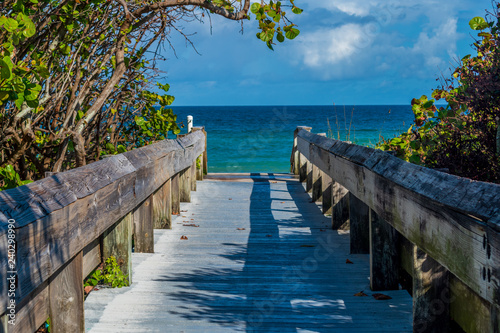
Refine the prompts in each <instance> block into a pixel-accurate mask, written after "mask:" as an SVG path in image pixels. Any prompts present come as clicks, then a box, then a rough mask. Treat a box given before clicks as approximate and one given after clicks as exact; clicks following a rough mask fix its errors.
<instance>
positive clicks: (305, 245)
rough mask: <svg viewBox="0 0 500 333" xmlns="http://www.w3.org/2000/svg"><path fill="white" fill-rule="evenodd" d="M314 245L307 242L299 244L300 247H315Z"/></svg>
mask: <svg viewBox="0 0 500 333" xmlns="http://www.w3.org/2000/svg"><path fill="white" fill-rule="evenodd" d="M315 246H316V245H308V244H304V245H301V246H300V247H315Z"/></svg>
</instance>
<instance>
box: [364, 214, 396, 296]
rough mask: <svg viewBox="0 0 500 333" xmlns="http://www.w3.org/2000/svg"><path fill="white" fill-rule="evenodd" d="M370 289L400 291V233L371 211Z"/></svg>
mask: <svg viewBox="0 0 500 333" xmlns="http://www.w3.org/2000/svg"><path fill="white" fill-rule="evenodd" d="M369 219H370V288H371V289H372V290H373V291H377V290H397V289H399V282H398V280H399V254H398V248H399V246H398V232H397V231H396V229H394V228H393V227H392V226H391V225H390V224H388V223H387V222H385V221H384V220H383V219H381V218H380V217H379V216H378V215H377V214H376V213H375V212H373V210H371V209H370V218H369Z"/></svg>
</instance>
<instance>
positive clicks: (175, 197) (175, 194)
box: [170, 173, 181, 215]
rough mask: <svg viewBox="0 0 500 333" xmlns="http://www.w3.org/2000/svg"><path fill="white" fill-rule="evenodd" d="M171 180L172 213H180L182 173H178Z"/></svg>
mask: <svg viewBox="0 0 500 333" xmlns="http://www.w3.org/2000/svg"><path fill="white" fill-rule="evenodd" d="M170 181H171V182H172V183H171V186H170V189H171V191H172V192H171V199H172V215H179V213H180V211H181V208H180V207H181V206H180V205H181V197H180V174H179V173H176V174H175V176H173V177H172V178H171V179H170Z"/></svg>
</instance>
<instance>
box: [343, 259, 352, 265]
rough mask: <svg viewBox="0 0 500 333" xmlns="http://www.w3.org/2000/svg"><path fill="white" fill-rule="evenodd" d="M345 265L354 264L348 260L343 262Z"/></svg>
mask: <svg viewBox="0 0 500 333" xmlns="http://www.w3.org/2000/svg"><path fill="white" fill-rule="evenodd" d="M345 263H346V264H354V263H353V262H352V261H350V260H349V259H346V260H345Z"/></svg>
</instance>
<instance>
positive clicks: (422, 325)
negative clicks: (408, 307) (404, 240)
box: [413, 246, 450, 333]
mask: <svg viewBox="0 0 500 333" xmlns="http://www.w3.org/2000/svg"><path fill="white" fill-rule="evenodd" d="M413 263H414V264H413V331H414V332H429V333H433V332H435V333H442V332H449V330H450V287H449V274H448V270H447V269H446V268H444V267H443V266H441V265H440V264H439V263H437V262H436V261H435V260H434V259H432V258H431V257H430V256H429V255H428V254H427V253H425V252H424V251H422V250H420V249H419V248H418V247H417V246H414V248H413Z"/></svg>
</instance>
